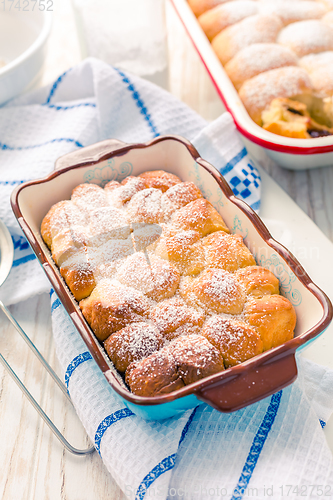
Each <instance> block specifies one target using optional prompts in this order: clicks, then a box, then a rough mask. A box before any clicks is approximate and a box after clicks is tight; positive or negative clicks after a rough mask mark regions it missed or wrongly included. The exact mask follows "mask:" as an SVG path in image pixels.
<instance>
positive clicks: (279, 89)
mask: <svg viewBox="0 0 333 500" xmlns="http://www.w3.org/2000/svg"><path fill="white" fill-rule="evenodd" d="M188 3H189V5H190V7H191V9H192V10H193V12H194V14H195V15H196V16H197V18H198V22H199V23H200V25H201V27H202V29H203V30H204V32H205V34H206V35H207V37H208V39H209V40H210V41H211V45H212V48H213V49H214V51H215V53H216V55H217V56H218V58H219V60H220V61H221V63H222V65H223V66H224V69H225V71H226V73H227V74H228V76H229V78H230V80H231V82H232V83H233V85H234V86H235V88H236V90H237V91H238V93H239V96H240V98H241V100H242V102H243V104H244V106H245V108H246V109H247V111H248V113H249V115H250V117H251V118H252V119H253V120H254V121H255V122H256V123H257V124H258V125H261V126H262V127H263V128H264V129H266V130H268V131H270V132H273V133H275V134H278V135H283V136H287V137H295V138H301V139H306V138H316V137H322V136H326V135H332V134H333V99H332V96H333V0H231V1H230V0H229V1H225V0H188Z"/></svg>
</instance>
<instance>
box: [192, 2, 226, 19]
mask: <svg viewBox="0 0 333 500" xmlns="http://www.w3.org/2000/svg"><path fill="white" fill-rule="evenodd" d="M228 1H230V0H188V4H189V6H190V7H191V9H192V10H193V12H194V14H195V16H197V17H198V16H200V15H201V14H203V13H204V12H206V11H207V10H209V9H212V8H214V7H216V6H217V5H220V4H223V3H226V2H228Z"/></svg>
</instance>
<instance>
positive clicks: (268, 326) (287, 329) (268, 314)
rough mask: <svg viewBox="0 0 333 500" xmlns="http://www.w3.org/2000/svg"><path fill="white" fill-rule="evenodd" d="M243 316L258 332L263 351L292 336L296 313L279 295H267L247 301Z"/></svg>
mask: <svg viewBox="0 0 333 500" xmlns="http://www.w3.org/2000/svg"><path fill="white" fill-rule="evenodd" d="M244 317H245V318H246V320H247V321H248V323H249V324H250V325H251V326H253V327H254V328H255V329H256V331H257V332H258V333H259V335H260V337H261V340H262V341H263V344H264V351H267V349H271V348H272V347H276V346H278V345H280V344H283V343H284V342H286V341H287V340H290V339H292V338H293V336H294V329H295V325H296V313H295V309H294V308H293V306H292V304H291V302H290V301H289V300H288V299H286V298H285V297H282V296H281V295H269V296H264V297H262V298H259V299H255V300H251V301H250V302H248V304H247V305H246V307H245V309H244Z"/></svg>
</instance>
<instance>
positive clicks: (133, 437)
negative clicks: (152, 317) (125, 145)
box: [0, 60, 333, 500]
mask: <svg viewBox="0 0 333 500" xmlns="http://www.w3.org/2000/svg"><path fill="white" fill-rule="evenodd" d="M0 132H1V135H0V138H1V142H0V160H1V161H0V169H1V181H0V189H1V192H2V196H1V197H0V217H1V218H2V219H3V220H4V222H5V223H6V224H7V226H8V227H9V228H10V231H11V233H12V235H13V239H14V243H15V247H16V249H15V261H14V267H13V270H12V272H11V276H10V278H9V280H8V282H6V284H5V286H4V287H3V289H2V292H1V293H2V297H4V299H5V301H6V302H7V304H8V303H14V302H17V301H19V300H23V299H24V298H27V297H29V296H32V295H33V294H34V293H38V292H42V291H44V290H46V289H49V286H48V284H47V281H46V280H45V279H44V278H43V274H42V273H41V272H40V271H39V269H38V266H37V263H36V261H35V260H34V258H33V255H32V254H31V252H30V250H29V248H28V246H27V244H26V241H25V240H24V239H23V238H22V234H21V233H20V231H19V229H18V226H17V224H16V222H15V220H14V217H13V215H12V213H11V210H10V207H9V196H10V193H11V191H12V189H13V187H14V186H15V185H17V184H19V183H21V182H22V181H24V180H29V179H34V178H37V177H41V176H43V175H46V174H47V173H49V172H50V171H51V170H52V169H53V166H54V162H55V160H56V159H57V158H58V157H59V156H61V155H63V154H65V153H67V152H70V151H72V150H73V149H75V148H80V147H83V146H86V145H89V144H91V143H94V142H96V141H98V140H103V139H106V138H110V137H114V138H118V139H121V140H123V141H126V142H138V141H147V140H149V139H151V138H153V137H156V136H157V135H159V134H163V133H175V134H181V135H184V136H186V137H187V138H189V139H190V140H192V141H193V142H194V144H195V145H196V147H197V148H198V150H199V152H200V153H201V155H202V156H203V157H204V158H206V159H207V160H208V161H211V162H212V163H213V164H214V165H215V166H216V167H217V168H219V169H220V170H221V172H222V173H223V174H225V176H226V178H227V180H228V181H229V182H230V184H231V186H232V187H233V189H234V191H235V193H236V194H239V195H241V196H242V197H243V198H244V199H245V200H246V201H248V202H249V204H251V205H252V206H253V207H254V208H255V209H258V208H259V200H260V179H259V176H258V173H257V172H256V170H255V169H254V167H253V166H252V165H251V162H250V161H249V158H248V156H247V154H246V150H245V149H244V147H243V145H242V143H241V142H240V140H239V138H238V136H237V134H236V132H235V128H234V124H233V122H232V120H231V118H230V116H229V115H228V114H227V113H226V114H225V115H223V116H222V117H221V118H220V119H218V120H217V121H216V122H213V123H212V124H207V123H206V122H205V121H204V120H203V119H202V118H200V117H199V116H198V115H196V114H195V113H194V112H193V111H191V110H190V109H189V108H187V107H186V106H184V105H183V104H181V103H180V102H178V101H177V100H175V99H174V98H173V97H172V96H171V95H169V94H168V93H166V92H164V91H162V90H160V89H158V88H156V87H154V86H153V85H151V84H149V83H147V82H145V81H143V80H140V79H138V78H135V77H132V76H129V75H125V74H124V73H122V72H120V71H118V70H116V69H114V68H111V67H109V66H107V65H105V64H103V63H101V62H99V61H96V60H87V61H85V62H83V63H82V64H80V65H79V66H77V67H76V68H73V69H72V70H70V71H68V72H66V73H65V74H64V75H62V76H61V77H59V78H58V80H57V81H56V82H55V83H54V84H53V85H52V86H50V87H48V88H44V89H41V90H38V91H36V92H35V93H33V94H29V95H27V96H24V97H21V98H19V99H16V100H15V101H12V102H11V103H9V104H8V105H7V106H5V107H3V108H2V109H1V112H0ZM51 312H52V323H53V331H54V338H55V344H56V348H57V354H58V357H59V360H60V363H61V365H62V367H63V370H64V375H65V382H66V384H67V387H68V390H69V393H70V395H71V398H72V400H73V403H74V405H75V407H76V409H77V412H78V414H79V416H80V418H81V420H82V422H83V423H84V425H85V427H86V430H87V432H88V434H89V436H90V438H91V439H92V441H93V442H94V443H95V446H96V448H97V450H98V452H99V453H100V455H101V457H102V459H103V461H104V463H105V465H106V467H107V468H108V470H109V471H110V473H111V474H112V476H113V477H114V479H115V480H116V481H117V483H118V484H119V485H120V487H121V488H122V489H123V491H124V492H125V494H126V495H127V496H128V497H129V498H130V499H133V500H134V499H135V500H139V499H140V500H141V499H148V498H158V499H166V498H168V499H169V500H170V499H173V498H177V499H186V500H190V499H191V500H196V499H198V500H199V499H200V500H201V499H213V498H216V499H230V500H231V499H232V500H235V499H241V498H246V497H252V498H256V499H266V498H267V497H271V498H272V497H273V498H284V497H285V498H287V497H288V498H318V496H323V497H324V498H328V497H329V495H332V494H333V472H332V470H333V468H332V456H331V454H330V451H329V449H328V446H327V444H326V441H325V437H324V434H323V432H322V426H324V425H325V422H326V421H327V420H328V418H329V416H330V414H331V412H332V405H333V403H332V401H333V393H332V391H333V376H332V373H331V372H329V371H327V370H326V369H324V368H321V367H318V366H315V365H313V364H308V363H305V364H304V362H303V364H302V366H301V376H300V377H299V379H298V381H297V383H295V384H293V386H292V387H289V388H287V389H284V390H283V391H281V392H279V393H277V394H276V395H274V396H272V397H271V398H268V399H267V400H264V401H262V402H260V403H257V404H255V405H252V406H251V407H249V408H247V409H244V410H241V411H238V412H236V413H233V414H230V415H226V414H220V413H218V412H217V411H215V410H213V409H212V408H210V407H208V406H206V405H200V406H198V407H197V408H195V409H193V410H191V411H187V412H186V413H184V414H183V415H182V416H178V417H174V418H171V419H169V420H166V421H163V422H145V421H143V420H142V419H140V418H139V417H137V416H135V415H133V414H132V412H131V411H130V410H128V409H127V408H126V407H125V406H124V404H123V403H122V402H121V401H120V400H119V399H118V397H117V396H116V395H115V394H114V393H113V391H112V390H111V388H110V387H109V386H108V384H107V382H106V381H105V379H104V377H103V376H102V375H101V373H100V371H99V370H98V368H97V366H96V364H95V362H94V361H93V359H92V358H91V355H90V354H89V353H88V352H87V350H86V347H85V345H84V344H83V341H82V340H81V338H80V337H79V335H78V333H77V332H76V331H75V329H74V328H73V325H72V323H71V321H70V319H69V318H68V316H67V314H66V313H65V312H64V310H63V308H62V306H61V304H60V302H59V299H58V298H57V297H56V295H55V294H54V293H51ZM313 388H316V389H315V390H313ZM321 491H322V492H323V493H322V494H321V493H320V492H321Z"/></svg>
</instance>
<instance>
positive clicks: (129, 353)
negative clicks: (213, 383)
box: [42, 172, 260, 395]
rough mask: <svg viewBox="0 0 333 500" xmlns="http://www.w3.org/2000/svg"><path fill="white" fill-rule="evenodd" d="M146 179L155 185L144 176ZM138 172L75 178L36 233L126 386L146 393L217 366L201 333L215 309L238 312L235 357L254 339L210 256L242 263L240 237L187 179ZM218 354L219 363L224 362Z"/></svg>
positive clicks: (212, 346) (239, 302)
mask: <svg viewBox="0 0 333 500" xmlns="http://www.w3.org/2000/svg"><path fill="white" fill-rule="evenodd" d="M147 179H149V183H150V184H152V185H154V183H155V181H154V179H153V176H152V175H149V176H148V178H147ZM147 179H145V178H142V179H141V178H139V179H138V178H135V177H129V178H127V179H125V181H123V182H122V183H120V184H119V183H118V182H116V181H111V182H110V183H108V184H107V185H106V187H105V189H102V188H100V187H98V186H96V185H89V184H87V185H79V186H77V188H75V189H74V191H73V194H72V199H71V200H65V201H63V202H60V203H58V204H57V205H55V206H54V207H52V208H51V210H50V211H49V213H48V214H47V216H46V217H45V219H44V221H43V224H42V234H43V236H44V235H45V241H47V243H48V244H49V245H50V246H51V251H52V254H53V256H54V259H55V260H56V262H58V264H59V266H60V271H61V274H62V276H64V278H65V280H66V282H67V284H68V286H69V287H70V289H71V291H72V293H73V294H74V296H75V297H76V298H77V299H78V300H80V308H81V310H82V312H83V315H84V316H85V318H86V319H87V321H88V323H89V324H90V325H91V327H92V329H93V331H94V332H95V335H96V337H97V338H98V339H99V340H100V341H101V342H105V349H106V350H107V352H108V354H109V357H110V359H111V360H112V361H113V363H114V365H115V366H116V368H117V369H118V370H119V372H121V373H125V371H126V381H127V382H128V384H129V385H130V388H131V390H133V392H135V393H136V394H141V395H154V394H164V393H167V392H171V391H173V390H176V389H179V388H181V387H183V386H184V385H187V384H189V383H192V382H194V381H196V380H199V379H200V378H203V377H206V376H208V375H210V374H213V373H217V372H219V371H221V370H223V369H224V362H223V359H222V354H221V345H220V344H221V342H220V344H219V345H218V344H217V343H216V342H215V340H216V339H215V340H214V339H213V338H209V336H204V335H203V334H204V332H205V331H207V325H208V326H209V325H211V324H213V323H209V322H210V320H212V318H214V317H217V316H216V315H217V314H218V318H219V321H221V319H223V321H229V323H230V322H232V319H233V318H234V317H235V316H237V320H238V322H239V323H238V326H237V328H238V329H237V328H236V329H235V324H234V323H233V325H234V326H233V328H234V329H233V336H234V337H235V338H236V337H237V338H238V339H239V341H237V349H238V350H239V352H240V353H241V354H239V356H238V354H237V356H238V358H239V357H242V356H243V357H244V356H247V355H250V354H249V353H252V352H253V350H254V349H255V348H257V347H258V346H257V344H256V343H255V342H254V343H252V344H251V341H250V340H249V339H250V334H249V333H248V332H249V331H250V330H251V329H250V327H249V325H248V324H246V323H244V320H246V317H245V316H244V314H243V308H244V304H245V302H246V301H247V303H250V300H251V298H247V296H246V294H245V288H244V286H243V285H242V284H241V280H238V278H237V274H235V273H234V274H233V273H232V272H228V271H226V270H224V269H221V268H219V265H220V262H219V254H224V259H225V260H226V261H227V262H228V263H230V262H231V261H233V260H235V259H236V263H237V265H236V267H235V269H238V267H241V266H242V265H245V264H244V262H245V261H244V259H245V260H246V259H247V258H248V255H250V256H251V254H250V253H249V251H248V249H247V248H246V247H245V245H244V244H243V241H242V238H241V237H240V236H237V235H236V236H235V235H229V234H227V233H226V232H225V231H227V228H226V227H225V225H224V223H223V220H222V218H221V217H220V215H219V214H218V212H217V211H216V210H215V209H214V208H213V207H212V205H211V204H210V203H209V202H208V201H207V200H205V199H203V198H202V195H201V192H200V190H199V189H198V188H197V187H196V186H195V185H194V184H193V183H192V182H179V180H177V178H175V179H174V178H173V177H172V178H168V176H167V175H166V176H164V175H163V173H161V172H159V177H158V180H157V181H156V184H157V185H159V184H160V185H161V187H160V188H156V187H148V188H147V187H146V186H147V184H148V185H149V183H148V181H147ZM164 181H165V182H164ZM168 183H169V184H170V186H171V187H170V188H168V186H167V184H168ZM207 234H208V236H207ZM212 242H213V243H212ZM225 242H228V244H227V245H226V246H225ZM208 243H210V244H212V246H211V248H210V249H209V245H208ZM214 245H215V246H214ZM214 252H215V253H214ZM244 255H245V257H244ZM249 262H250V263H252V261H251V259H250V260H249ZM214 263H215V266H214ZM247 263H248V262H247ZM235 269H232V270H233V271H234V270H235ZM251 286H252V285H251ZM254 286H257V285H256V284H254ZM258 286H260V284H259V285H258ZM81 299H82V300H81ZM214 321H215V320H214ZM241 321H243V325H245V326H242V325H241ZM213 327H214V328H215V324H214V325H213ZM217 330H218V328H217ZM220 330H221V328H220ZM220 330H219V331H220ZM251 331H252V330H251ZM245 338H246V339H247V340H246V342H245V341H244V339H245ZM230 339H231V337H230V335H229V343H230V342H231V344H232V345H233V340H232V339H231V340H232V341H231V340H230ZM256 340H258V336H257V337H256ZM244 342H245V343H244ZM231 344H230V345H231ZM245 344H246V346H247V347H246V349H247V354H246V353H245V354H244V353H243V351H246V349H245V348H244V349H243V346H244V345H245ZM253 346H254V347H253ZM237 349H236V348H235V352H236V351H237ZM242 349H243V351H242ZM251 349H252V350H251ZM237 352H238V351H237ZM223 356H224V357H225V363H226V364H227V363H232V362H233V361H232V359H233V358H232V356H231V357H230V356H229V358H230V359H231V358H232V359H231V361H230V359H229V358H227V357H226V356H225V354H223ZM237 356H236V358H237ZM238 358H237V359H238Z"/></svg>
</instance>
